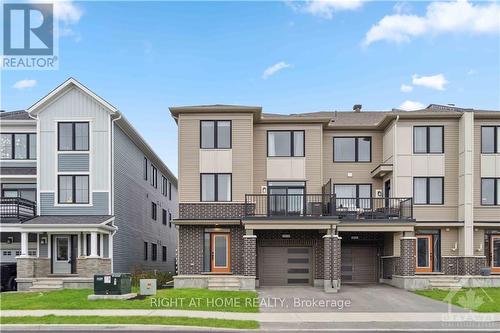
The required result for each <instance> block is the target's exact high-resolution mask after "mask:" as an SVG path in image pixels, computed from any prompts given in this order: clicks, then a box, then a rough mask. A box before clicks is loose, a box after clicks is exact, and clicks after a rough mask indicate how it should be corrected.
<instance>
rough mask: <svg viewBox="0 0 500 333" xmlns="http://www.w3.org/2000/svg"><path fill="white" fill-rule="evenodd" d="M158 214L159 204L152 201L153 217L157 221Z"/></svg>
mask: <svg viewBox="0 0 500 333" xmlns="http://www.w3.org/2000/svg"><path fill="white" fill-rule="evenodd" d="M157 216H158V205H157V204H156V203H154V202H151V218H152V219H153V220H155V221H156V218H157Z"/></svg>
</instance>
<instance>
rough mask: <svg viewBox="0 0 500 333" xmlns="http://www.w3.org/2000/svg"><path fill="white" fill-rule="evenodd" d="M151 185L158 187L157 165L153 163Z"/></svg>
mask: <svg viewBox="0 0 500 333" xmlns="http://www.w3.org/2000/svg"><path fill="white" fill-rule="evenodd" d="M150 184H151V186H154V187H155V188H158V170H157V169H156V167H155V166H154V165H153V164H151V180H150Z"/></svg>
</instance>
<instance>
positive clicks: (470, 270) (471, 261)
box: [441, 256, 487, 275]
mask: <svg viewBox="0 0 500 333" xmlns="http://www.w3.org/2000/svg"><path fill="white" fill-rule="evenodd" d="M486 266H487V262H486V257H484V256H476V257H465V256H442V257H441V271H442V272H443V273H444V274H446V275H480V274H481V268H483V267H486Z"/></svg>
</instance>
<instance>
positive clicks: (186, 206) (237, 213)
mask: <svg viewBox="0 0 500 333" xmlns="http://www.w3.org/2000/svg"><path fill="white" fill-rule="evenodd" d="M244 215H245V204H243V203H180V204H179V219H181V220H189V219H193V220H202V219H219V220H222V219H239V218H241V217H243V216H244Z"/></svg>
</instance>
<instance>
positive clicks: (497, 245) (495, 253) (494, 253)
mask: <svg viewBox="0 0 500 333" xmlns="http://www.w3.org/2000/svg"><path fill="white" fill-rule="evenodd" d="M491 271H492V272H494V273H500V235H494V236H491Z"/></svg>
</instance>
